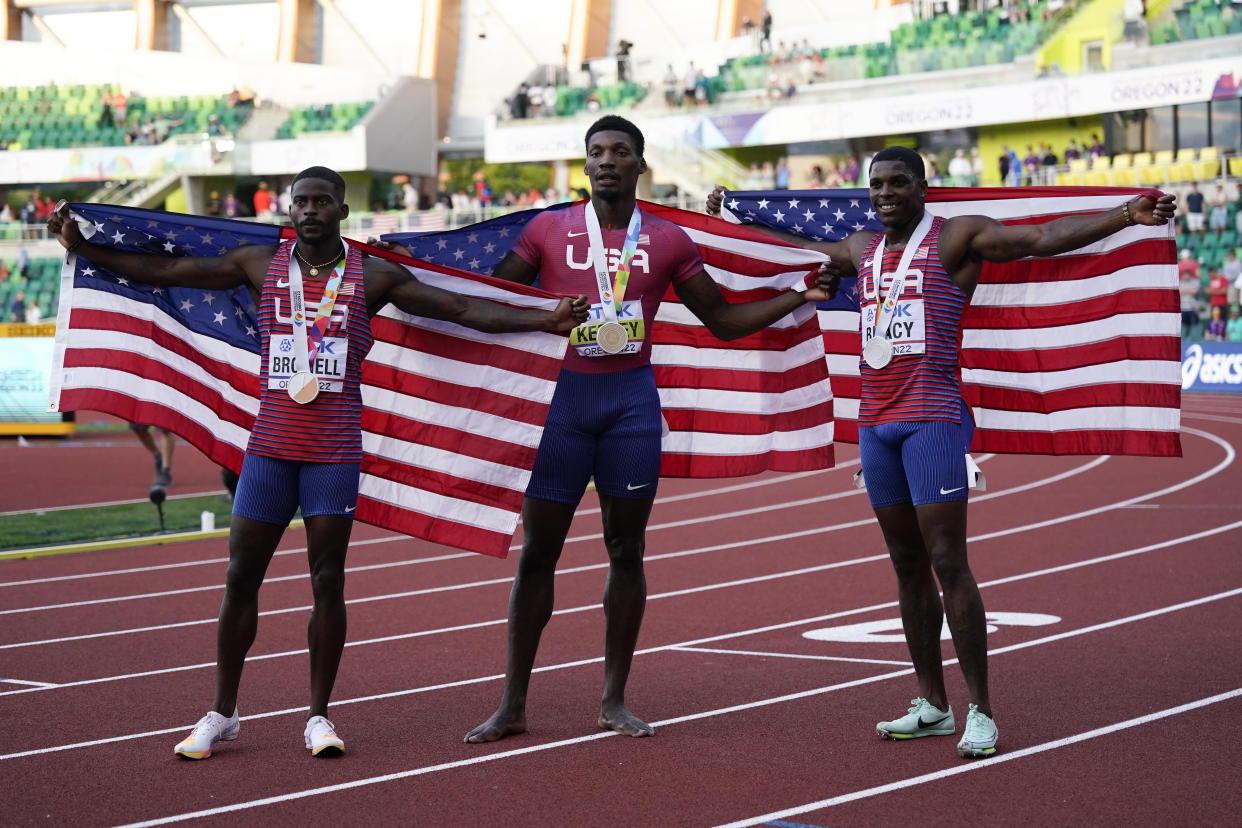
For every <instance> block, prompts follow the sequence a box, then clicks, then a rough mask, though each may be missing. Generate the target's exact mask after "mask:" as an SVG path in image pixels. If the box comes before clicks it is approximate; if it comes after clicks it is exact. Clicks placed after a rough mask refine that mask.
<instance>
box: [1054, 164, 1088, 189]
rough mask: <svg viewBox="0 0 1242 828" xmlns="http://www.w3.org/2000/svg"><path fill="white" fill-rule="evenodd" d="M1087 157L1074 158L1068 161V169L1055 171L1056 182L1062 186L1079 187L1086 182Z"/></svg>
mask: <svg viewBox="0 0 1242 828" xmlns="http://www.w3.org/2000/svg"><path fill="white" fill-rule="evenodd" d="M1087 167H1088V164H1087V159H1085V158H1075V159H1074V160H1073V161H1070V162H1069V170H1068V171H1066V172H1062V173H1057V184H1058V185H1060V186H1062V187H1081V186H1082V185H1083V184H1085V183H1086V173H1087Z"/></svg>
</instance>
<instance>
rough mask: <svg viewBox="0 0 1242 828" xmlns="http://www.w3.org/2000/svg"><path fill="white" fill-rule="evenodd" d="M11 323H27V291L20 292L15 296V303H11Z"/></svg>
mask: <svg viewBox="0 0 1242 828" xmlns="http://www.w3.org/2000/svg"><path fill="white" fill-rule="evenodd" d="M9 321H10V322H25V321H26V291H24V290H19V291H18V292H17V293H16V294H15V295H14V296H13V301H12V302H10V303H9Z"/></svg>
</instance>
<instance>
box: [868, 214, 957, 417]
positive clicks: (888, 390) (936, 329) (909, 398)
mask: <svg viewBox="0 0 1242 828" xmlns="http://www.w3.org/2000/svg"><path fill="white" fill-rule="evenodd" d="M944 222H945V220H944V219H943V218H940V217H937V218H936V219H935V220H934V221H933V222H932V227H931V230H929V231H928V233H927V236H926V237H924V239H923V241H922V242H921V243H920V244H919V248H918V250H917V251H916V252H915V254H914V257H913V259H912V260H911V262H910V268H909V270H908V271H907V272H906V278H905V285H904V286H903V288H902V291H901V294H900V295H899V297H898V299H897V305H896V307H895V308H894V312H893V315H892V319H891V324H890V326H889V330H888V338H889V339H890V340H892V342H893V359H892V361H891V362H890V363H889V364H888V365H886V366H885V367H883V368H879V369H876V368H872V367H871V366H869V365H867V363H866V362H865V361H861V360H860V363H859V372H860V374H861V380H862V395H861V400H860V403H859V408H858V424H859V425H864V426H865V425H878V424H880V423H891V422H899V421H903V420H949V421H952V422H957V421H958V419H959V417H960V414H961V401H962V387H961V379H960V377H961V370H960V367H959V363H958V351H959V348H960V347H961V343H962V313H963V312H964V311H965V309H966V302H967V299H966V295H965V294H964V293H962V291H961V289H959V288H958V286H957V285H956V284H954V282H953V280H952V279H950V278H949V274H948V272H947V271H946V270H945V267H944V264H943V263H942V262H941V260H940V252H939V239H940V230H941V228H942V227H943V226H944ZM883 242H884V234H883V233H876V234H875V235H874V236H873V237H872V238H871V241H870V242H868V243H867V246H866V248H864V250H863V255H862V262H861V264H860V265H859V268H858V288H859V290H858V294H859V305H860V307H861V309H862V312H863V318H864V319H865V318H868V309H871V311H872V312H873V314H874V312H875V311H876V310H878V306H879V304H880V303H882V302H883V301H884V296H885V295H886V293H887V291H888V290H889V285H890V284H891V280H892V277H893V274H894V273H895V272H896V270H897V265H898V262H900V261H901V254H902V253H903V252H904V251H903V249H901V248H898V249H895V250H884V251H883V252H882V253H881V255H882V256H883V259H882V260H881V266H880V273H881V275H880V284H879V285H876V284H875V280H874V278H873V277H872V271H871V261H872V257H873V256H875V255H876V248H877V246H879V245H881V244H883ZM872 318H874V315H873V316H872ZM866 334H867V332H866V331H863V335H864V337H865V336H866Z"/></svg>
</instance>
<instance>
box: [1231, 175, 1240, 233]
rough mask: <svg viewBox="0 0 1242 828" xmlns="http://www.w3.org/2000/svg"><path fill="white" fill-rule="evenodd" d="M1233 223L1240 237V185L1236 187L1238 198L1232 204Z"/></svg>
mask: <svg viewBox="0 0 1242 828" xmlns="http://www.w3.org/2000/svg"><path fill="white" fill-rule="evenodd" d="M1233 223H1234V226H1235V227H1237V230H1238V235H1240V236H1242V184H1239V185H1238V198H1237V200H1236V201H1234V202H1233Z"/></svg>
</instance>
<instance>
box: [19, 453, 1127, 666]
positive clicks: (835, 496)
mask: <svg viewBox="0 0 1242 828" xmlns="http://www.w3.org/2000/svg"><path fill="white" fill-rule="evenodd" d="M1107 460H1108V458H1107V457H1098V458H1096V459H1094V460H1091V461H1089V462H1087V463H1085V464H1083V465H1082V466H1078V467H1076V468H1073V469H1069V470H1067V471H1064V472H1060V473H1058V474H1055V475H1052V476H1050V477H1046V478H1042V479H1040V480H1035V481H1031V482H1029V483H1023V484H1020V485H1018V486H1014V487H1012V488H1009V489H1003V490H1001V491H997V492H989V493H987V494H983V495H980V496H979V497H977V498H976V500H978V501H982V500H990V499H992V498H996V497H1003V496H1006V495H1011V494H1017V493H1019V492H1024V491H1029V490H1030V489H1033V488H1039V487H1042V486H1046V485H1051V484H1053V483H1057V482H1060V481H1062V480H1065V479H1066V478H1069V477H1073V476H1075V475H1078V474H1082V473H1083V472H1086V471H1089V470H1091V469H1093V468H1095V467H1096V466H1099V465H1101V464H1102V463H1104V462H1106V461H1107ZM862 494H865V492H863V491H861V490H858V489H851V490H848V491H841V492H833V493H832V494H828V495H820V496H817V497H813V498H806V499H804V500H800V501H790V502H788V503H785V504H776V505H772V506H763V507H757V508H751V509H740V510H735V511H732V512H718V513H715V514H711V515H704V516H702V517H698V518H690V519H686V520H679V521H670V522H667V523H657V524H653V525H651V526H649V527H647V531H648V533H650V532H652V531H656V530H660V529H670V528H680V527H683V526H690V525H697V524H702V523H715V522H718V521H720V520H726V519H729V518H734V517H747V516H750V515H755V514H768V513H770V512H772V511H774V510H776V509H780V508H795V507H800V506H808V505H813V504H816V503H823V502H826V501H831V500H839V499H841V498H845V497H854V496H858V495H862ZM874 522H875V518H874V516H872V517H867V518H863V519H860V520H856V521H851V522H848V523H840V524H831V525H828V526H821V527H816V528H813V529H806V530H802V531H800V532H792V533H785V534H781V535H771V536H769V537H766V538H757V539H755V540H748V541H737V542H734V543H732V544H725V545H721V546H716V547H703V548H701V549H695V550H689V551H680V552H668V553H663V554H660V555H649V556H647V557H646V558H645V559H644V560H645V561H659V560H667V559H669V558H675V557H681V556H685V555H690V554H702V553H704V552H714V551H720V550H722V549H729V548H734V547H737V546H745V545H747V544H759V543H771V542H774V541H781V540H791V539H794V538H798V537H806V536H809V535H815V534H820V533H827V532H834V531H839V530H841V529H853V528H856V527H859V526H866V525H867V524H869V523H874ZM602 538H603V533H602V532H599V533H592V534H589V535H579V536H576V537H573V538H569V539H567V540H566V543H568V542H570V541H584V540H599V539H602ZM472 555H474V553H472V552H462V553H453V554H451V555H448V556H445V558H458V557H470V556H472ZM423 560H424V559H417V560H415V561H413V563H421V562H423ZM436 560H440V559H439V558H437V559H436ZM409 563H411V562H409V561H394V562H389V563H385V564H371V565H368V566H363V567H356V568H347V569H346V570H345V571H346V573H347V574H348V573H350V572H353V571H361V570H365V569H379V568H392V567H395V566H403V565H406V564H409ZM607 567H608V563H607V562H604V563H598V564H584V565H581V566H578V567H567V568H565V569H558V570H557V575H561V574H573V573H579V572H588V571H591V570H597V569H606V568H607ZM309 577H310V576H309V575H308V574H307V573H299V574H296V575H281V576H276V577H272V578H267V579H265V580H264V584H269V583H275V582H281V581H286V582H287V581H297V580H306V579H308V578H309ZM511 580H513V578H512V576H511V575H506V576H504V577H503V578H499V579H495V578H493V579H486V580H482V581H468V582H465V583H460V584H449V585H445V586H440V587H427V588H424V589H419V590H407V591H404V592H396V593H388V594H384V595H374V596H368V597H365V598H351V599H349V600H347V601H346V602H345V603H346V605H350V604H357V603H370V602H374V601H388V600H394V599H399V598H412V597H417V596H420V595H427V594H430V593H431V592H444V591H452V590H456V589H468V588H472V587H478V586H494V585H495V584H497V583H507V582H509V581H511ZM223 589H224V585H223V584H219V583H215V584H211V585H208V586H198V587H186V588H184V589H175V590H163V591H160V592H145V593H136V594H133V595H121V596H113V597H109V598H90V599H86V600H82V601H67V602H64V603H60V604H43V605H39V606H33V607H15V608H13V609H6V610H0V615H18V614H21V613H25V612H46V611H49V610H57V609H72V608H75V607H85V606H98V605H101V604H112V603H125V602H128V601H137V600H143V599H150V598H169V597H173V596H176V595H188V594H193V593H198V592H210V591H213V590H214V591H220V590H223ZM309 610H310V606H296V607H285V608H282V609H275V610H265V611H263V612H261V613H259V615H260V617H263V616H267V615H281V614H285V613H290V612H307V611H309ZM215 621H216V619H215V618H207V619H200V620H198V621H189V622H178V624H176V626H192V625H194V624H209V623H214V622H215ZM165 628H167V627H163V626H157V627H154V628H138V631H144V632H145V631H149V630H150V629H165ZM127 632H128V631H127V630H119V631H115V632H112V633H108V634H109V635H118V634H125V633H127ZM58 640H73V639H72V638H71V639H58ZM13 646H15V645H13V644H4V645H0V649H5V648H8V647H13ZM17 646H30V645H29V644H21V645H17Z"/></svg>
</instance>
